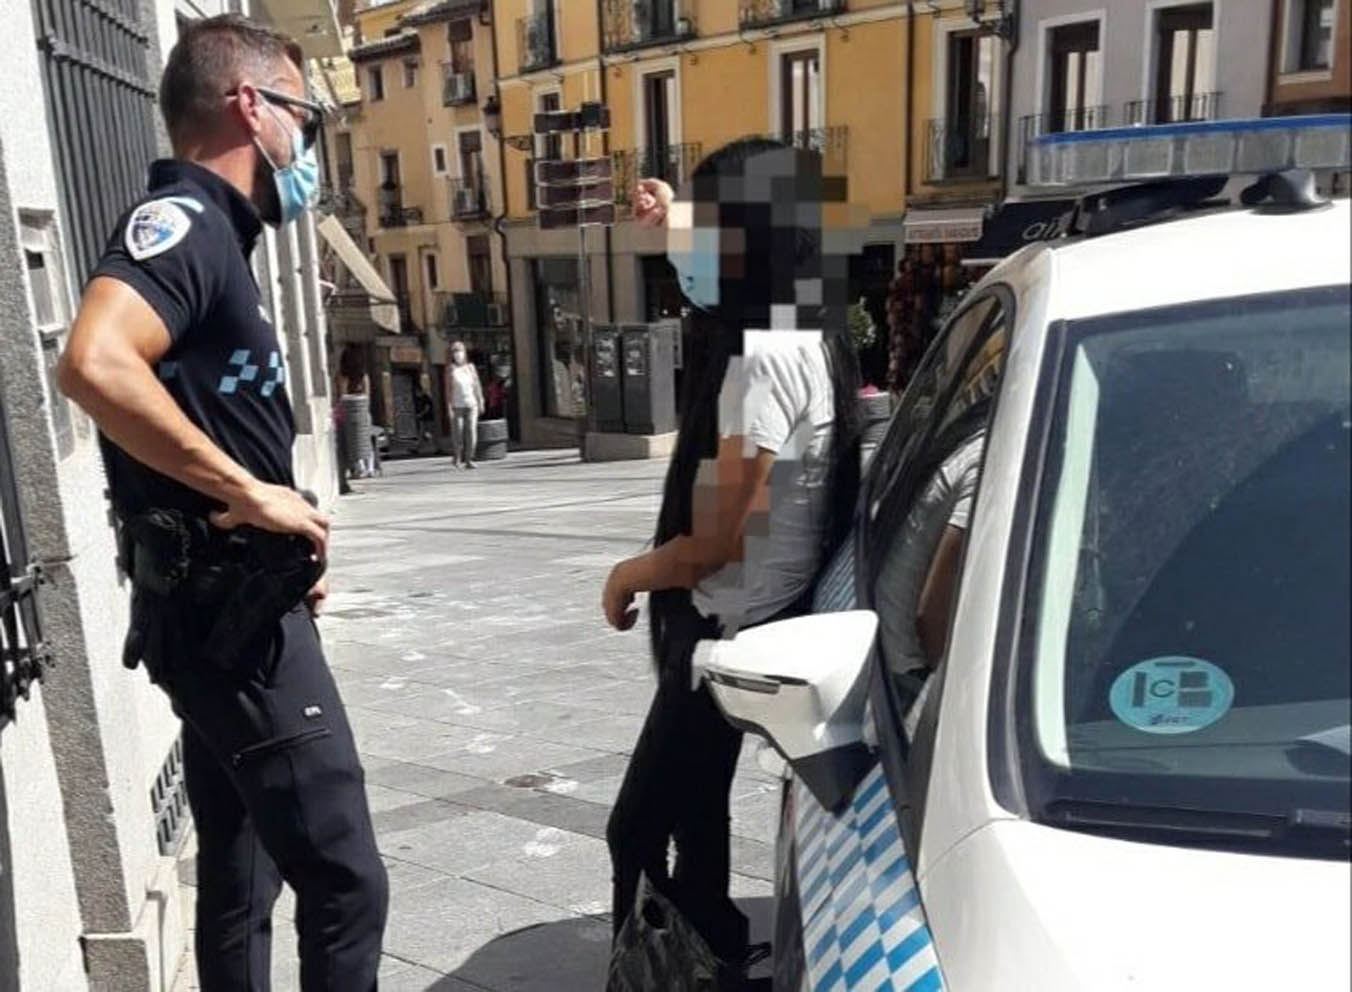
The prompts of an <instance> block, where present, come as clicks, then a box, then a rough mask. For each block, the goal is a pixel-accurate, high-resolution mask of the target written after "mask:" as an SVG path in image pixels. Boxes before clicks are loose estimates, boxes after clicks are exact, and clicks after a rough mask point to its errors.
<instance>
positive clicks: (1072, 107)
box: [1047, 21, 1105, 133]
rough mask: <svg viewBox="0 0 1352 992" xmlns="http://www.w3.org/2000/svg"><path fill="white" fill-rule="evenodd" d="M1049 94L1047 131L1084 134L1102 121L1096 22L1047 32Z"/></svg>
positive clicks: (1100, 54)
mask: <svg viewBox="0 0 1352 992" xmlns="http://www.w3.org/2000/svg"><path fill="white" fill-rule="evenodd" d="M1049 47H1050V49H1051V92H1050V99H1049V101H1048V107H1047V110H1048V116H1047V130H1048V131H1049V132H1052V133H1057V132H1061V131H1084V130H1087V129H1089V128H1095V127H1101V126H1102V125H1103V124H1104V123H1105V121H1104V120H1103V117H1104V110H1103V106H1102V103H1103V93H1102V89H1101V82H1100V78H1099V77H1100V71H1101V68H1102V65H1103V62H1102V52H1101V51H1100V49H1099V24H1098V21H1085V22H1082V23H1079V24H1067V25H1065V26H1063V27H1057V28H1053V29H1052V31H1051V45H1050V46H1049Z"/></svg>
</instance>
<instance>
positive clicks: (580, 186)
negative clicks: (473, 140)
mask: <svg viewBox="0 0 1352 992" xmlns="http://www.w3.org/2000/svg"><path fill="white" fill-rule="evenodd" d="M609 129H610V108H609V107H607V106H606V105H605V104H602V103H596V102H589V103H584V104H582V105H581V106H580V107H579V108H578V109H577V110H555V111H548V112H545V113H538V114H536V115H535V127H534V131H535V134H537V135H547V134H564V133H571V134H572V136H573V157H572V158H571V159H542V160H540V161H537V162H536V163H535V175H534V176H533V177H532V178H533V180H534V182H535V203H536V217H537V221H538V223H539V226H540V230H542V231H552V230H559V229H561V228H568V227H576V228H577V264H578V282H579V285H578V290H579V292H580V294H581V297H582V340H583V347H584V349H585V352H586V366H587V367H588V368H590V365H591V362H592V357H593V356H592V344H593V342H592V319H591V271H590V270H591V266H590V265H589V263H588V259H587V228H588V227H593V226H597V225H603V224H613V223H615V185H614V177H613V175H612V171H611V162H610V158H609V156H603V157H601V158H586V157H584V156H583V139H584V136H585V135H588V134H591V133H597V132H605V131H608V130H609ZM590 394H591V390H590V388H589V389H588V395H587V424H588V428H589V429H595V425H596V404H595V402H593V397H592V396H591V395H590Z"/></svg>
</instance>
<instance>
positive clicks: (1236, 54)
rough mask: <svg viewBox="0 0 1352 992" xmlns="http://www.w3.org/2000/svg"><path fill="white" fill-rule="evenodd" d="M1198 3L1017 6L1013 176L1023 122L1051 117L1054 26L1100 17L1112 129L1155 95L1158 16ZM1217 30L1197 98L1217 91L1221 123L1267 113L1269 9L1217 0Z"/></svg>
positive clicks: (1049, 1) (1077, 1) (1035, 2)
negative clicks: (1209, 74)
mask: <svg viewBox="0 0 1352 992" xmlns="http://www.w3.org/2000/svg"><path fill="white" fill-rule="evenodd" d="M1189 2H1195V0H1020V4H1019V47H1018V51H1017V52H1016V53H1015V56H1014V80H1013V87H1012V90H1011V95H1012V99H1011V101H1010V102H1011V107H1010V113H1011V119H1010V125H1011V131H1010V133H1011V141H1010V156H1011V157H1010V166H1011V171H1010V175H1011V176H1015V175H1017V174H1018V168H1017V166H1018V162H1017V155H1018V154H1019V143H1018V125H1019V120H1020V118H1022V117H1024V116H1025V115H1030V114H1039V113H1044V112H1045V111H1046V106H1047V101H1048V89H1049V87H1050V80H1049V79H1048V74H1047V72H1046V64H1045V63H1046V60H1047V58H1048V56H1047V48H1046V33H1047V29H1048V27H1049V26H1051V25H1053V24H1060V23H1068V22H1073V21H1078V20H1088V19H1093V18H1100V19H1101V23H1100V28H1099V51H1100V52H1101V53H1102V60H1103V69H1102V73H1103V76H1102V93H1103V103H1105V104H1107V105H1109V106H1110V107H1111V108H1112V115H1113V116H1112V118H1111V122H1112V123H1114V124H1117V123H1122V122H1123V121H1122V114H1123V104H1125V103H1126V102H1127V101H1130V100H1140V99H1143V98H1147V97H1149V96H1151V95H1152V94H1153V92H1154V77H1153V73H1152V67H1153V65H1154V49H1155V28H1154V17H1155V14H1156V13H1157V12H1158V11H1160V10H1167V9H1168V8H1169V7H1175V6H1187V5H1188V3H1189ZM1212 9H1213V24H1214V25H1215V31H1216V51H1217V55H1216V60H1215V61H1216V70H1215V79H1214V81H1203V80H1199V81H1198V84H1197V91H1198V92H1200V93H1208V92H1219V93H1221V94H1222V98H1221V115H1222V116H1224V117H1257V116H1259V115H1260V114H1261V113H1262V107H1263V97H1264V91H1265V87H1266V79H1267V57H1268V49H1267V45H1268V34H1269V28H1270V25H1269V16H1270V13H1271V11H1270V9H1269V5H1268V4H1267V3H1266V2H1259V0H1212Z"/></svg>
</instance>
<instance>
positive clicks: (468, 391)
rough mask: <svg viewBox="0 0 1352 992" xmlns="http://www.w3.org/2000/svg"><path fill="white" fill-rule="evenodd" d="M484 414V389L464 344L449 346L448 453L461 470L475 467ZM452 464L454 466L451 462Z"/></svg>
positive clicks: (458, 343)
mask: <svg viewBox="0 0 1352 992" xmlns="http://www.w3.org/2000/svg"><path fill="white" fill-rule="evenodd" d="M483 412H484V389H483V385H482V384H481V383H480V382H479V370H478V368H477V367H475V365H474V364H473V363H472V362H471V361H470V360H469V353H468V352H467V351H466V350H465V342H463V341H457V342H455V343H454V344H452V345H451V450H452V451H453V452H454V458H455V461H456V462H458V463H459V464H460V465H461V466H463V467H464V468H475V467H476V466H475V464H474V451H475V449H476V447H477V446H478V444H479V418H480V417H481V416H482V415H483ZM453 464H454V463H453Z"/></svg>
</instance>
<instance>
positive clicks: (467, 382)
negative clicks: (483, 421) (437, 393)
mask: <svg viewBox="0 0 1352 992" xmlns="http://www.w3.org/2000/svg"><path fill="white" fill-rule="evenodd" d="M478 381H479V373H478V372H477V371H476V370H475V368H474V366H473V365H470V364H469V363H468V362H466V363H465V364H464V365H456V366H454V367H453V368H452V369H451V407H452V408H453V409H456V410H474V409H478V406H479V391H478V389H477V388H476V386H477V384H478Z"/></svg>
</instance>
